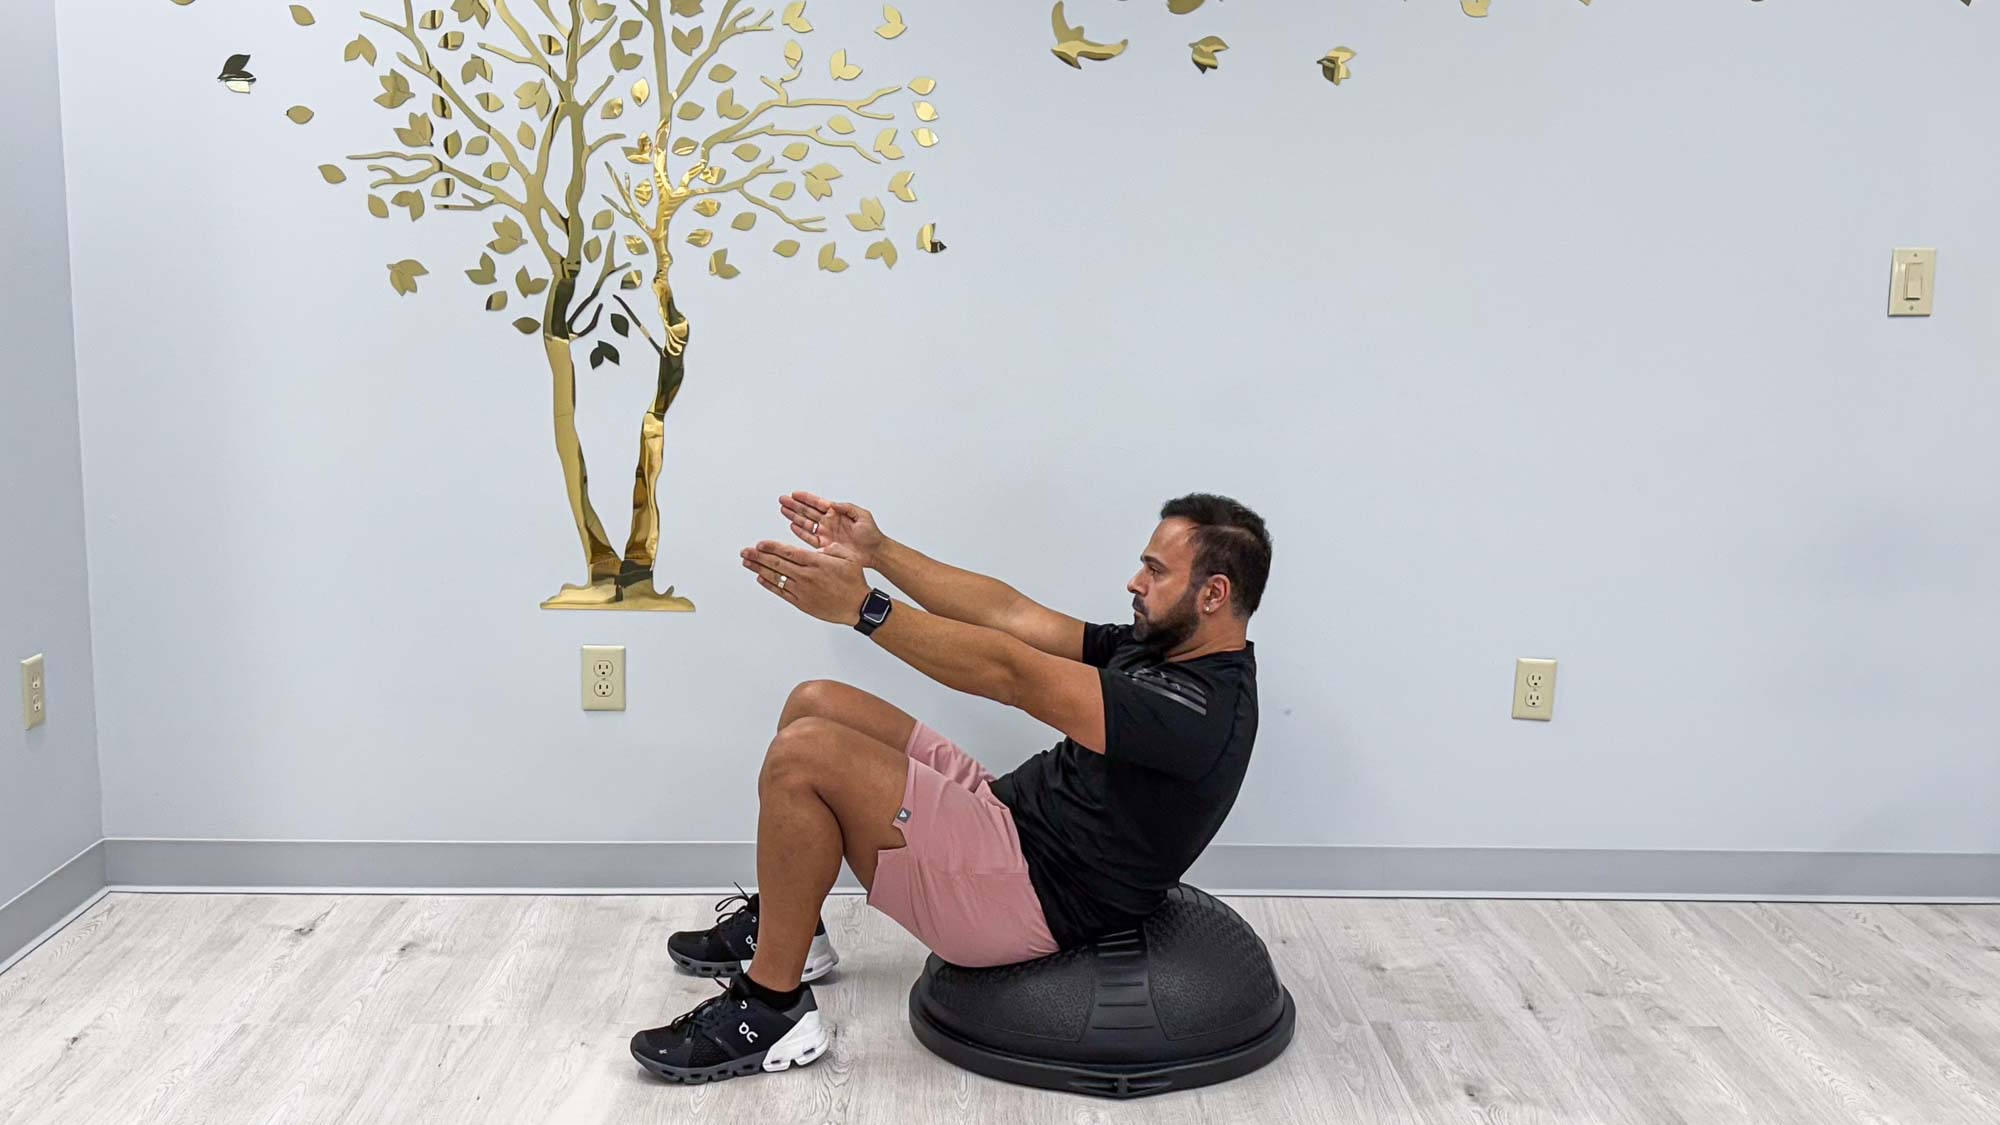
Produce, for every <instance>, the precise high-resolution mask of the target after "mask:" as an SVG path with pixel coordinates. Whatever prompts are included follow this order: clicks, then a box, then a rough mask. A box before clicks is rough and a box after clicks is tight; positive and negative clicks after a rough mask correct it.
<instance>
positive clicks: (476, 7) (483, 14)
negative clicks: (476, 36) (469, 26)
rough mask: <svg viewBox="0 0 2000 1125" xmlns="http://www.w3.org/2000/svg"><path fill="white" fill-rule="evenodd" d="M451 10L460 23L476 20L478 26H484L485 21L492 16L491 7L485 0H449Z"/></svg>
mask: <svg viewBox="0 0 2000 1125" xmlns="http://www.w3.org/2000/svg"><path fill="white" fill-rule="evenodd" d="M451 10H452V13H453V14H454V15H456V16H458V22H460V23H474V22H477V23H478V24H479V26H481V27H485V26H486V21H487V20H490V19H492V18H493V12H492V9H490V8H488V7H487V6H486V0H451Z"/></svg>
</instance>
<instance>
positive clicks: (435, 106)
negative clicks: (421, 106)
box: [431, 94, 451, 121]
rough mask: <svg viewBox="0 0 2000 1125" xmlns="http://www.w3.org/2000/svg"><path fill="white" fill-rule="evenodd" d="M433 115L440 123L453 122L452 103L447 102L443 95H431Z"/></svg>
mask: <svg viewBox="0 0 2000 1125" xmlns="http://www.w3.org/2000/svg"><path fill="white" fill-rule="evenodd" d="M431 114H432V116H434V117H436V118H437V119H438V120H439V121H450V120H451V103H450V102H449V101H446V100H445V96H444V95H443V94H433V95H431Z"/></svg>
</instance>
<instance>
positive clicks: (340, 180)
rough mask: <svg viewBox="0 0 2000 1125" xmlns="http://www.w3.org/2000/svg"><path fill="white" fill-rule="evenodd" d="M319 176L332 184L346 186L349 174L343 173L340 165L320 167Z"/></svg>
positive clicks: (323, 165)
mask: <svg viewBox="0 0 2000 1125" xmlns="http://www.w3.org/2000/svg"><path fill="white" fill-rule="evenodd" d="M319 174H320V178H321V179H324V180H325V181H326V182H327V183H330V184H344V183H346V182H347V173H345V172H343V171H341V170H340V165H338V164H322V165H320V166H319Z"/></svg>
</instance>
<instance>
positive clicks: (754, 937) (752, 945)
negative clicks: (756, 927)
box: [743, 934, 757, 952]
mask: <svg viewBox="0 0 2000 1125" xmlns="http://www.w3.org/2000/svg"><path fill="white" fill-rule="evenodd" d="M743 940H744V941H747V942H749V943H750V949H751V950H752V951H753V952H754V951H755V950H756V948H757V935H756V934H751V935H750V936H749V937H747V938H744V939H743Z"/></svg>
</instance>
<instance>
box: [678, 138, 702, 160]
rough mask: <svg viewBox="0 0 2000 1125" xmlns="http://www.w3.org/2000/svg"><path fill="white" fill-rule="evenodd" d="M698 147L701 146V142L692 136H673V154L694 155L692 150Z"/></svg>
mask: <svg viewBox="0 0 2000 1125" xmlns="http://www.w3.org/2000/svg"><path fill="white" fill-rule="evenodd" d="M700 147H701V142H700V141H697V140H695V139H694V138H693V137H676V138H674V155H675V156H692V155H694V150H695V149H698V148H700Z"/></svg>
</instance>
